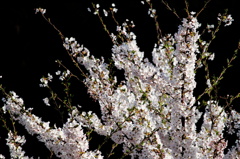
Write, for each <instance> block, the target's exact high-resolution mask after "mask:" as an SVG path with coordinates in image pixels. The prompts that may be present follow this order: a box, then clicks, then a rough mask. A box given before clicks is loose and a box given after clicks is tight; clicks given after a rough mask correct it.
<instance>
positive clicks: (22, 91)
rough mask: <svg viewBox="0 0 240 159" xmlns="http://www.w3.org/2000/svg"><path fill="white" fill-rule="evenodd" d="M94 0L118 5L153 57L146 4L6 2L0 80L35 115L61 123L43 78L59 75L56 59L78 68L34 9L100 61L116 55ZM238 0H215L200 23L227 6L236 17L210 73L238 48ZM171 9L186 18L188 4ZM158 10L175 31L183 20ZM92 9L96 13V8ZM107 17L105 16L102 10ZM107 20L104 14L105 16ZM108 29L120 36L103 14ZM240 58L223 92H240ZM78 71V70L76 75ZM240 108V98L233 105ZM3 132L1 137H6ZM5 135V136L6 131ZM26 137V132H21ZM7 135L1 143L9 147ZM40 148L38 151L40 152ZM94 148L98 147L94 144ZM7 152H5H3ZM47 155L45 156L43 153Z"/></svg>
mask: <svg viewBox="0 0 240 159" xmlns="http://www.w3.org/2000/svg"><path fill="white" fill-rule="evenodd" d="M91 2H93V3H99V4H100V6H101V7H100V9H108V8H109V7H111V3H115V4H116V8H118V9H119V10H118V13H117V14H116V18H117V20H118V21H119V23H122V22H123V21H124V20H125V19H129V20H133V21H134V23H135V25H136V27H135V28H134V29H133V32H134V33H135V34H136V35H137V42H138V46H139V47H140V49H141V51H144V52H145V56H146V57H151V51H152V48H153V46H154V44H155V43H156V32H155V26H154V21H153V19H152V18H150V17H149V15H148V14H147V11H148V7H147V5H142V4H141V3H140V0H131V1H130V0H121V1H120V0H115V1H114V0H111V1H110V0H109V1H104V0H98V1H97V0H95V1H90V0H79V1H58V2H52V1H40V0H39V1H37V0H33V1H31V2H27V1H16V2H10V1H9V2H5V3H4V4H2V5H1V9H0V18H1V23H0V33H1V43H0V46H1V50H0V75H2V76H3V78H2V79H0V82H1V83H2V84H3V85H4V87H6V90H14V91H15V92H16V93H17V94H18V95H20V96H21V97H23V99H24V101H25V104H26V107H34V111H33V112H34V113H36V114H37V115H39V116H42V117H43V120H51V121H52V122H53V123H57V122H58V120H59V119H58V115H55V113H56V112H55V111H52V110H50V108H49V107H46V106H45V105H44V104H43V102H42V99H43V98H45V97H46V96H48V95H49V94H48V91H47V90H46V89H44V88H39V83H40V81H39V79H40V78H41V77H42V76H43V75H45V76H46V75H47V73H51V74H54V72H56V71H57V70H58V69H59V67H58V65H57V64H56V63H55V62H54V61H55V60H56V59H59V60H62V61H63V62H64V64H65V65H67V66H69V68H73V65H72V63H71V61H70V58H69V57H68V55H67V53H66V51H65V49H64V48H63V46H62V41H61V38H60V36H59V35H58V33H57V32H56V31H55V30H54V29H53V27H52V26H50V25H49V24H48V23H47V22H46V21H45V20H44V19H43V18H42V17H41V15H40V14H35V10H34V9H35V8H38V7H42V8H46V9H47V13H46V16H47V17H49V18H50V19H51V21H52V22H53V24H54V25H55V26H56V27H57V28H58V29H59V30H61V32H62V33H63V34H64V35H65V36H66V37H75V38H76V39H77V40H78V42H79V43H80V44H84V46H85V47H87V48H88V49H89V50H90V51H91V54H93V55H94V56H96V57H101V56H104V57H106V58H109V57H111V47H112V43H111V40H110V38H109V37H108V35H107V33H106V32H105V31H104V30H103V27H102V25H101V23H100V21H99V20H98V18H97V16H96V15H93V14H92V13H89V12H88V11H87V8H88V7H89V8H92V5H91ZM237 2H238V0H213V1H212V2H210V3H209V5H208V6H207V8H206V9H205V10H204V11H203V12H202V14H200V16H199V18H198V19H199V22H200V23H202V26H206V24H215V26H216V24H217V18H216V17H217V14H218V13H223V12H224V9H226V8H228V9H229V13H230V14H232V16H233V18H234V22H233V24H232V25H231V26H229V27H221V28H220V32H219V33H218V34H217V39H216V40H214V42H213V43H212V46H211V47H210V51H212V52H215V55H216V58H215V60H214V61H213V62H210V72H211V74H212V75H213V74H216V75H218V74H219V73H220V71H221V70H222V67H223V66H224V65H226V59H227V58H230V57H231V55H232V54H233V52H234V50H235V49H236V48H237V43H238V40H239V28H240V25H239V24H240V8H239V5H238V4H237ZM168 3H169V5H170V6H172V7H174V8H175V9H176V11H177V12H178V14H179V16H180V17H181V18H183V17H185V16H186V13H185V11H184V8H185V5H184V1H183V0H181V1H180V0H177V2H176V0H168ZM189 4H190V9H189V10H190V11H196V12H197V11H199V10H200V9H201V8H202V6H203V5H204V2H203V1H202V0H192V1H189ZM153 7H154V8H156V9H157V14H158V15H159V17H158V20H159V24H160V27H161V29H162V31H163V34H168V33H175V32H176V31H177V27H178V25H179V24H181V22H180V21H179V20H178V19H177V18H176V17H175V16H174V15H173V14H172V13H171V12H170V11H168V10H167V9H166V7H165V6H163V4H161V2H160V1H157V0H156V1H153ZM92 11H93V9H92ZM101 13H102V12H101ZM102 16H103V14H102ZM103 18H104V20H105V22H106V24H107V26H108V27H109V30H110V31H111V32H115V30H116V26H115V24H114V22H113V20H112V19H111V17H107V18H105V17H104V16H103ZM239 60H240V59H239V58H237V59H236V60H235V61H234V63H233V65H234V67H233V68H231V69H230V70H229V71H228V72H227V73H226V75H225V78H224V79H223V81H222V84H221V85H220V86H221V89H220V92H219V94H220V95H224V94H236V93H238V92H239V90H240V84H239V78H238V74H239V73H240V71H239V68H240V64H239ZM199 72H200V73H199V74H198V75H197V82H198V85H197V87H198V89H197V90H198V91H199V92H200V91H201V88H202V87H205V86H206V84H205V83H206V82H205V81H204V78H203V76H204V74H203V73H202V72H203V71H202V70H199ZM76 73H77V72H76ZM75 86H76V87H74V88H75V89H74V91H75V92H77V94H76V95H75V97H76V99H77V100H76V103H78V104H80V105H82V106H83V107H85V109H95V110H97V108H96V106H97V103H96V102H94V101H93V100H91V99H90V98H88V96H87V94H86V88H85V87H84V86H83V85H82V84H81V83H78V82H76V85H75ZM234 104H235V105H239V102H238V100H236V102H235V103H234ZM0 130H1V135H2V134H4V133H5V131H4V130H2V129H0ZM2 132H4V133H2ZM22 133H23V134H24V130H23V132H22ZM4 137H5V136H4V135H3V136H1V138H0V142H1V143H4V142H5V139H4ZM27 137H28V138H30V140H31V141H30V142H28V143H27V144H26V145H28V146H25V150H26V151H28V150H29V149H30V152H29V151H28V155H30V156H35V157H36V156H45V157H46V156H50V154H49V152H48V151H46V149H44V148H43V147H44V146H43V144H38V145H35V144H36V143H35V141H36V139H34V138H31V137H29V136H27ZM37 147H38V148H37ZM93 147H94V146H93ZM5 148H6V147H5V146H3V144H0V153H3V154H7V153H6V152H7V151H6V150H5ZM3 150H4V151H5V152H3ZM43 152H44V153H43Z"/></svg>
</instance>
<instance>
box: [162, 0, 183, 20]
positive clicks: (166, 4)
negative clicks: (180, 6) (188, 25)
mask: <svg viewBox="0 0 240 159" xmlns="http://www.w3.org/2000/svg"><path fill="white" fill-rule="evenodd" d="M162 3H163V4H164V5H165V6H166V7H167V9H168V10H170V11H172V12H173V14H174V15H175V16H176V17H177V18H178V19H179V20H182V19H181V18H180V17H179V16H178V14H177V12H176V10H175V9H174V8H173V9H172V8H171V7H170V6H169V5H168V3H167V2H165V1H164V0H162Z"/></svg>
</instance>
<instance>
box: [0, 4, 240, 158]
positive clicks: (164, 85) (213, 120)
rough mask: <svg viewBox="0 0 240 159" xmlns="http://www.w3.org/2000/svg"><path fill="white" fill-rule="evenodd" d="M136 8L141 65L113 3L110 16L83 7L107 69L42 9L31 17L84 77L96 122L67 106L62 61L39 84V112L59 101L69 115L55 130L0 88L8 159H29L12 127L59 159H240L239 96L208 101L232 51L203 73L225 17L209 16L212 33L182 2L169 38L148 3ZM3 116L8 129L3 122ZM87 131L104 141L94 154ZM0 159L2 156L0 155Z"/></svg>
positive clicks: (97, 8) (226, 22)
mask: <svg viewBox="0 0 240 159" xmlns="http://www.w3.org/2000/svg"><path fill="white" fill-rule="evenodd" d="M208 2H210V1H208ZM208 2H206V5H207V3H208ZM141 3H143V4H145V5H148V6H149V11H148V14H149V16H150V17H151V18H153V19H154V21H155V24H156V25H155V26H156V31H157V42H156V44H155V46H154V48H153V51H152V60H151V59H149V58H146V57H145V56H144V52H142V51H140V49H139V47H138V45H137V41H136V39H137V37H136V35H135V34H134V33H133V32H132V31H131V28H133V27H134V26H135V25H134V23H133V22H132V21H128V20H126V21H125V22H124V23H123V24H119V23H118V22H117V20H116V19H115V16H114V15H115V13H116V12H117V11H118V9H117V8H116V6H115V4H112V6H111V8H110V9H109V10H105V9H103V10H102V9H101V7H100V5H101V4H96V5H95V4H93V6H92V8H88V10H89V11H90V12H92V13H93V14H95V15H96V16H98V17H99V19H100V22H101V23H102V24H103V27H104V29H105V30H106V32H107V34H108V35H109V37H110V38H111V40H112V42H113V47H112V57H111V59H112V62H110V63H107V62H105V61H106V60H105V59H104V58H103V57H102V58H97V57H95V56H94V55H91V54H90V51H89V50H88V49H87V48H86V47H84V46H83V45H82V44H79V43H78V42H77V41H76V39H75V38H73V37H65V36H64V35H63V34H62V33H61V31H60V30H59V29H58V28H57V27H56V26H55V25H54V24H52V22H51V21H50V20H49V19H48V18H47V17H46V15H45V14H47V13H46V10H45V9H43V8H37V9H36V13H40V14H41V15H42V16H43V18H44V19H45V20H46V21H47V22H48V23H49V24H51V26H52V27H54V29H55V30H56V31H58V33H59V34H60V37H61V38H62V40H63V46H64V48H65V49H66V51H67V53H68V54H69V56H70V58H71V59H72V61H73V63H74V64H75V65H76V67H77V68H78V69H79V71H80V72H81V74H82V76H83V77H84V80H83V81H82V83H83V84H84V85H85V86H86V87H87V89H88V94H89V95H90V96H91V98H93V99H94V100H96V101H97V102H98V103H99V107H100V110H101V116H98V115H97V114H96V113H95V112H93V111H84V109H83V107H84V106H79V105H73V104H72V102H71V95H70V94H69V92H68V88H69V80H70V79H71V78H76V79H78V80H79V78H78V76H76V75H75V74H74V73H73V72H72V71H71V70H69V69H68V68H67V67H65V65H63V64H62V62H61V61H57V62H58V64H59V65H61V66H63V68H64V70H61V71H60V70H57V71H56V72H55V75H53V73H48V74H47V76H45V77H43V78H41V79H40V82H41V83H40V87H44V88H45V89H46V88H47V89H49V91H50V92H51V96H50V97H46V98H44V99H43V102H44V103H45V104H46V106H53V105H54V104H56V105H58V102H60V103H62V105H63V106H64V108H65V109H66V111H67V112H68V118H67V120H66V122H65V123H64V124H63V126H62V127H57V126H54V127H51V126H50V121H43V120H42V119H41V117H39V116H37V115H34V114H33V113H32V110H33V108H26V107H25V104H24V101H23V99H22V98H21V97H19V96H18V95H17V94H16V93H15V92H14V91H10V92H9V93H8V92H6V91H5V89H4V88H3V86H2V85H1V87H0V88H1V90H2V92H3V95H4V97H3V99H2V100H3V102H4V105H3V106H2V107H1V111H0V112H1V120H2V123H3V125H4V126H5V128H6V129H7V130H8V138H7V139H6V141H7V145H8V146H9V150H10V155H11V158H30V157H28V156H26V155H25V151H24V150H23V149H22V146H23V145H24V143H25V142H27V141H26V140H25V137H24V136H23V135H19V134H18V132H17V130H16V129H15V126H14V122H15V121H17V122H19V123H20V124H21V125H23V126H24V127H25V129H26V130H27V132H28V133H29V134H31V135H35V136H36V137H37V139H38V140H39V141H40V142H43V143H44V144H45V146H46V147H47V148H48V149H49V150H50V151H51V152H53V153H54V154H55V155H56V156H57V157H59V158H66V159H69V158H86V159H89V158H99V159H100V158H110V157H111V156H112V155H113V154H114V150H115V148H116V147H118V146H119V147H122V155H121V156H118V157H119V158H124V157H129V156H130V157H131V158H142V159H145V158H150V159H154V158H156V159H159V158H162V159H165V158H166V159H168V158H172V159H175V158H197V159H200V158H219V159H220V158H225V159H230V158H232V159H236V158H240V149H239V148H240V129H239V126H240V125H239V121H240V115H239V113H238V112H237V111H235V110H234V109H232V107H231V104H232V102H233V100H234V99H236V98H239V97H240V94H237V95H233V96H227V97H226V101H227V102H226V104H225V105H221V104H220V102H219V100H218V99H217V98H215V96H214V93H215V92H214V90H215V89H216V88H217V86H218V84H219V82H220V81H221V79H222V77H223V75H224V73H225V72H226V70H227V69H228V68H229V67H230V66H231V63H232V61H233V60H234V59H235V58H236V56H237V53H238V50H239V46H238V48H237V49H236V50H235V52H234V53H233V56H232V58H231V59H230V60H228V63H227V67H225V68H224V69H223V71H222V73H221V74H220V75H219V76H218V77H216V78H211V77H210V76H209V73H208V61H209V60H210V61H211V60H213V59H214V56H215V54H214V53H212V52H209V51H208V48H209V46H210V44H211V42H212V40H213V39H214V38H215V36H216V33H217V32H218V30H219V27H220V26H222V25H223V26H229V25H231V23H232V22H233V18H232V16H231V14H228V13H227V12H226V13H221V14H220V13H219V14H218V15H216V20H217V21H218V23H217V26H214V25H207V26H201V24H200V23H199V22H198V16H199V14H200V13H201V12H202V11H203V9H204V8H203V9H202V10H200V11H199V12H197V13H196V12H193V11H192V12H190V11H189V10H188V5H187V3H186V13H187V15H188V16H187V17H186V18H183V19H182V20H181V24H180V25H179V27H178V30H177V31H176V33H174V34H167V35H162V31H161V29H160V27H159V24H158V21H157V12H156V10H155V9H154V8H153V6H152V3H151V2H150V0H146V1H142V2H141ZM163 4H164V5H165V6H166V7H167V8H168V9H169V10H171V11H172V12H173V13H174V14H175V15H176V16H177V17H178V18H180V16H179V15H178V14H177V12H176V11H174V10H173V8H171V7H170V6H169V4H168V3H167V2H165V1H163ZM102 13H103V14H102ZM109 15H112V17H113V19H114V21H116V24H117V26H116V28H117V29H116V32H115V33H111V32H110V31H109V30H108V29H107V26H106V25H105V23H104V21H103V18H102V16H109ZM201 27H202V28H204V29H203V30H204V31H203V32H205V33H207V32H208V33H209V34H210V35H211V38H210V40H205V39H204V38H202V35H203V34H202V33H200V32H199V29H200V28H201ZM83 67H84V69H83ZM113 67H115V68H116V69H118V70H123V71H124V80H122V81H120V80H119V79H118V78H117V76H116V75H114V74H113V72H112V68H113ZM203 68H205V70H206V72H207V75H206V81H205V82H206V86H207V87H206V89H205V90H204V92H203V93H202V94H200V95H198V96H194V90H195V89H196V79H195V76H196V73H197V72H198V70H199V69H203ZM3 78H4V77H3ZM56 78H58V79H59V80H60V81H61V82H62V84H63V86H64V87H65V89H64V93H65V95H66V98H64V99H62V98H60V97H59V96H58V94H57V93H56V92H55V90H53V89H52V87H51V84H52V82H53V80H54V79H56ZM203 97H204V98H206V97H207V98H208V99H207V100H205V99H203ZM7 116H8V117H10V125H11V124H12V126H9V124H8V123H7V122H6V117H7ZM11 128H12V129H11ZM93 132H94V133H97V134H98V135H100V136H104V137H105V139H104V142H103V143H100V146H99V148H97V149H95V150H92V149H91V147H90V146H89V142H90V138H91V134H92V133H93ZM226 135H235V136H236V140H235V143H234V144H233V145H230V144H229V142H228V140H229V139H228V138H227V137H226ZM108 141H111V142H113V144H112V148H111V149H109V150H108V155H105V154H103V152H101V147H102V145H104V144H106V143H107V142H108ZM0 158H5V157H4V156H3V155H0Z"/></svg>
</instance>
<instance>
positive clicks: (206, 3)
mask: <svg viewBox="0 0 240 159" xmlns="http://www.w3.org/2000/svg"><path fill="white" fill-rule="evenodd" d="M211 1H212V0H208V1H207V2H205V3H204V6H203V7H202V8H201V10H200V11H199V12H198V13H197V14H196V17H198V15H199V14H200V13H201V12H202V11H203V10H204V9H205V8H206V7H207V5H208V3H210V2H211Z"/></svg>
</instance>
